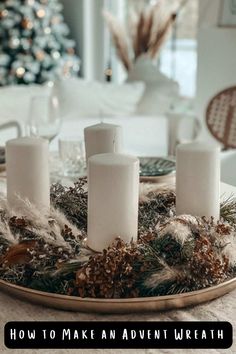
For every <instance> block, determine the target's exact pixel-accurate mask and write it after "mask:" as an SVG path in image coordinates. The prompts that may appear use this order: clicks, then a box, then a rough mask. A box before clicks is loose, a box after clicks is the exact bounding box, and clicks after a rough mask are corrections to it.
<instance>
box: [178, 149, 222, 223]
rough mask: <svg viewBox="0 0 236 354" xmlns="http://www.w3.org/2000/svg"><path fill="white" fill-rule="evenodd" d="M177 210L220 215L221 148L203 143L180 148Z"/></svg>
mask: <svg viewBox="0 0 236 354" xmlns="http://www.w3.org/2000/svg"><path fill="white" fill-rule="evenodd" d="M176 213H177V215H181V214H190V215H194V216H200V217H201V216H205V217H208V218H210V217H212V216H213V217H214V218H215V219H219V216H220V149H219V148H218V147H215V146H210V145H207V144H202V143H190V144H183V145H179V146H178V147H177V160H176Z"/></svg>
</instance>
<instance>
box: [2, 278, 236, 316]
mask: <svg viewBox="0 0 236 354" xmlns="http://www.w3.org/2000/svg"><path fill="white" fill-rule="evenodd" d="M234 289H236V278H233V279H231V280H228V281H226V282H224V283H222V284H219V285H216V286H213V287H210V288H206V289H203V290H198V291H192V292H189V293H184V294H178V295H168V296H156V297H143V298H133V299H92V298H81V297H75V296H67V295H58V294H51V293H46V292H42V291H36V290H32V289H28V288H23V287H21V286H17V285H14V284H10V283H7V282H5V281H3V280H0V290H4V291H6V292H8V293H9V294H11V295H13V296H15V297H17V298H21V299H23V300H26V301H29V302H32V303H36V304H40V305H44V306H47V307H52V308H56V309H60V310H68V311H80V312H91V313H92V312H96V313H109V314H113V313H120V314H121V313H131V312H148V311H164V310H170V309H180V308H183V307H187V306H193V305H198V304H201V303H203V302H206V301H210V300H213V299H216V298H218V297H220V296H223V295H225V294H227V293H229V292H230V291H232V290H234Z"/></svg>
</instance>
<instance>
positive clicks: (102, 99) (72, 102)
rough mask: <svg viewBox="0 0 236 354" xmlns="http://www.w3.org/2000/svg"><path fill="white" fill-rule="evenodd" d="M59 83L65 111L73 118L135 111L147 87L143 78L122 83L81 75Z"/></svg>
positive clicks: (66, 114)
mask: <svg viewBox="0 0 236 354" xmlns="http://www.w3.org/2000/svg"><path fill="white" fill-rule="evenodd" d="M56 87H57V88H56V89H57V90H58V96H59V99H60V102H61V109H62V115H63V116H68V115H69V118H70V119H77V118H78V117H99V116H101V117H102V116H120V115H131V114H133V113H135V111H136V107H137V105H138V103H139V101H140V99H141V97H142V95H143V93H144V90H145V85H144V83H142V82H134V83H126V84H122V85H120V84H115V83H102V82H98V81H93V82H89V81H85V80H83V79H79V78H69V79H63V80H60V81H58V82H57V83H56Z"/></svg>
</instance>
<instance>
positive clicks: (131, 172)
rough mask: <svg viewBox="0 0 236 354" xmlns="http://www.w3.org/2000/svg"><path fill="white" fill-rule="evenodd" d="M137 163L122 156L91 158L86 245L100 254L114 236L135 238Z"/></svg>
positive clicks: (97, 156)
mask: <svg viewBox="0 0 236 354" xmlns="http://www.w3.org/2000/svg"><path fill="white" fill-rule="evenodd" d="M138 198H139V160H138V159H137V158H136V157H133V156H129V155H123V154H112V153H109V154H101V155H95V156H92V157H90V159H89V168H88V246H89V247H90V248H92V249H93V250H95V251H102V250H103V249H104V248H106V247H108V246H109V244H111V243H112V241H113V240H114V239H115V238H116V237H118V236H119V237H121V238H122V239H123V240H124V241H126V242H129V241H131V239H133V240H136V239H137V230H138Z"/></svg>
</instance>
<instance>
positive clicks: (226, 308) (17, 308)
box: [0, 184, 236, 354]
mask: <svg viewBox="0 0 236 354" xmlns="http://www.w3.org/2000/svg"><path fill="white" fill-rule="evenodd" d="M221 193H222V195H224V197H227V196H228V195H231V194H235V195H236V187H232V186H229V185H225V184H222V185H221ZM135 320H137V321H229V322H230V323H231V324H232V325H233V327H234V339H236V290H235V291H233V292H231V293H229V294H227V295H225V296H223V297H221V298H219V299H217V300H214V301H211V302H208V303H205V304H203V305H199V306H195V307H191V308H186V309H181V310H174V311H167V312H153V313H144V314H127V315H104V314H92V313H91V314H85V313H78V312H77V313H76V312H67V311H59V310H54V309H50V308H46V307H42V306H38V305H33V304H30V303H26V302H24V301H21V300H19V299H16V298H13V297H11V296H9V295H7V294H5V293H3V292H0V324H1V326H0V336H1V340H0V341H1V343H0V353H9V352H11V353H13V354H14V353H23V354H24V353H29V352H30V353H32V354H33V353H44V354H46V353H66V354H67V353H75V351H73V350H64V349H62V350H30V351H27V350H25V351H24V350H11V351H9V350H7V349H6V348H5V347H4V344H3V331H4V325H5V323H6V322H8V321H135ZM77 352H81V353H86V354H90V353H103V352H106V353H109V354H112V353H113V352H114V350H109V349H107V350H101V349H100V350H99V349H98V350H86V351H85V350H76V353H77ZM115 352H116V353H123V352H124V350H118V349H117V350H115ZM125 353H147V354H152V353H163V354H164V353H181V354H182V353H183V354H185V353H186V354H189V353H197V354H200V353H201V354H203V351H202V350H190V349H188V350H179V351H177V350H168V349H166V350H159V349H158V350H157V349H146V350H144V349H142V350H141V349H140V350H136V349H135V350H125ZM205 353H209V354H215V353H236V343H234V344H233V346H232V347H231V348H230V349H227V350H222V349H220V350H213V349H212V350H208V351H207V350H204V354H205Z"/></svg>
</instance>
